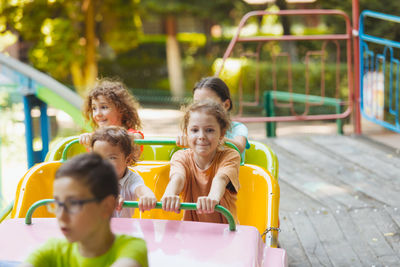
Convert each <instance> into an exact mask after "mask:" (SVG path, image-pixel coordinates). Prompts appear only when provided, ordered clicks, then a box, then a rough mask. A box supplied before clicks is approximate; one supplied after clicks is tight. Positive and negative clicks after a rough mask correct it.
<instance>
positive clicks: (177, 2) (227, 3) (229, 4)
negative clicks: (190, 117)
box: [142, 0, 249, 97]
mask: <svg viewBox="0 0 400 267" xmlns="http://www.w3.org/2000/svg"><path fill="white" fill-rule="evenodd" d="M142 8H143V12H144V14H146V13H148V14H157V15H158V16H160V17H161V18H162V20H163V25H164V26H165V33H166V36H167V38H166V39H167V42H166V54H167V69H168V76H169V83H170V89H171V92H172V95H174V96H178V97H181V96H183V95H184V91H185V90H184V81H183V72H182V65H181V54H180V48H179V43H178V41H177V38H176V33H177V23H176V21H177V17H178V16H181V15H191V16H193V17H196V18H198V19H200V20H204V21H205V23H206V24H207V25H210V18H211V20H214V21H216V22H217V21H218V22H222V21H227V20H228V19H232V17H230V16H232V15H233V16H234V15H235V12H234V11H236V13H242V12H243V11H244V10H248V8H249V6H248V5H247V4H245V3H244V2H243V1H242V0H212V1H202V0H191V1H187V0H142ZM241 15H242V14H241Z"/></svg>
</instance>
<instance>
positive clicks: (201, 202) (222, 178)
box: [197, 174, 229, 213]
mask: <svg viewBox="0 0 400 267" xmlns="http://www.w3.org/2000/svg"><path fill="white" fill-rule="evenodd" d="M228 183H229V178H228V176H226V175H225V174H217V175H216V176H215V177H214V179H213V181H212V184H211V188H210V192H209V193H208V196H204V197H199V198H197V212H198V213H213V212H214V208H215V205H217V204H218V203H219V202H220V200H221V198H222V197H223V196H224V194H225V189H226V186H227V185H228Z"/></svg>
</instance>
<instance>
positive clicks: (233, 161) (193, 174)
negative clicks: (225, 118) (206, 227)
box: [170, 148, 240, 223]
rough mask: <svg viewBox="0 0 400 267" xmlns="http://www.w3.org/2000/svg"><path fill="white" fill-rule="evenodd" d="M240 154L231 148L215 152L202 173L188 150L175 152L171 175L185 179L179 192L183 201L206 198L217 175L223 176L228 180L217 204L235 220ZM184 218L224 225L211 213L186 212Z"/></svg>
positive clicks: (216, 213) (215, 213)
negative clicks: (225, 209) (177, 174)
mask: <svg viewBox="0 0 400 267" xmlns="http://www.w3.org/2000/svg"><path fill="white" fill-rule="evenodd" d="M239 168H240V156H239V153H238V152H237V151H236V150H234V149H231V148H224V149H223V150H218V151H217V153H216V155H215V157H214V159H213V161H212V163H211V165H210V167H208V168H207V169H206V170H201V169H200V168H198V167H197V165H196V163H195V161H194V154H193V151H192V150H191V149H186V150H180V151H177V152H176V153H175V154H174V155H173V156H172V159H171V170H170V176H171V174H173V173H180V174H181V175H183V176H184V177H185V185H184V188H183V191H182V197H183V201H184V202H197V198H198V197H200V196H207V195H208V193H209V192H210V189H211V184H212V180H213V178H214V177H215V176H216V175H217V174H224V175H226V176H227V177H228V178H229V181H230V182H229V184H228V186H227V188H226V189H225V193H224V195H223V196H222V198H221V201H220V203H219V204H220V205H222V206H224V207H225V208H227V209H228V210H229V211H230V212H231V213H232V215H233V217H234V218H235V220H236V221H238V220H237V214H236V200H237V192H238V190H239V187H240V184H239ZM183 219H184V220H186V221H201V222H216V223H227V220H226V219H225V217H224V216H223V215H222V214H220V213H218V212H214V213H211V214H198V213H196V211H185V212H184V215H183Z"/></svg>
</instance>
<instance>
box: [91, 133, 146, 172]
mask: <svg viewBox="0 0 400 267" xmlns="http://www.w3.org/2000/svg"><path fill="white" fill-rule="evenodd" d="M133 140H134V139H133V137H132V136H130V135H129V133H128V132H127V131H126V130H125V129H124V128H122V127H119V126H106V127H101V128H99V129H97V130H96V131H95V132H94V133H93V136H92V140H91V143H90V146H91V148H93V146H94V144H95V143H96V141H104V142H107V143H109V144H111V145H112V146H118V147H119V148H120V149H121V151H122V152H123V153H124V155H125V157H128V158H129V162H128V164H129V165H133V164H135V163H136V162H137V160H138V159H137V158H135V155H136V154H137V153H135V152H136V150H137V149H139V147H138V146H135V145H134V142H133Z"/></svg>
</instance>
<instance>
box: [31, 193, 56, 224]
mask: <svg viewBox="0 0 400 267" xmlns="http://www.w3.org/2000/svg"><path fill="white" fill-rule="evenodd" d="M53 202H54V199H42V200H39V201H36V202H35V203H33V204H32V206H30V207H29V209H28V212H27V213H26V216H25V224H28V225H30V224H32V215H33V213H34V212H35V210H36V209H37V208H39V207H40V206H44V205H46V204H48V203H53Z"/></svg>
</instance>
